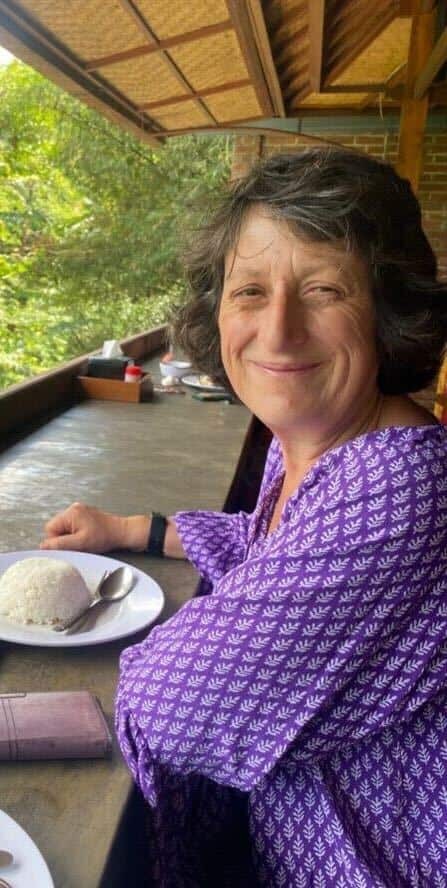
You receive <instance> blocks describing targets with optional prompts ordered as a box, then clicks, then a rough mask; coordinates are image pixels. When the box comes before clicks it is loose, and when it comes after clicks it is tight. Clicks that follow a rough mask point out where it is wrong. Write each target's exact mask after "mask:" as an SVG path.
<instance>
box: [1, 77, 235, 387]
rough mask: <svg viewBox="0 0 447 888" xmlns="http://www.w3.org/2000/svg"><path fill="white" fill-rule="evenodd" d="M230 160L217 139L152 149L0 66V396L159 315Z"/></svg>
mask: <svg viewBox="0 0 447 888" xmlns="http://www.w3.org/2000/svg"><path fill="white" fill-rule="evenodd" d="M231 153H232V144H231V140H230V138H229V137H226V136H217V135H216V136H207V137H205V136H195V137H193V136H187V137H182V138H172V139H166V141H165V144H164V145H161V146H160V148H159V149H156V150H154V149H153V148H151V147H148V146H146V145H144V144H142V143H140V142H138V141H137V140H136V139H134V138H133V137H132V136H130V135H128V134H127V133H126V132H124V131H121V130H120V129H118V128H117V127H115V126H114V125H113V124H111V123H109V122H108V121H106V120H105V119H104V118H102V117H101V115H99V114H97V113H96V112H94V111H92V110H91V109H89V108H87V107H85V106H83V105H82V104H80V103H79V102H78V101H77V100H76V99H74V98H72V97H71V96H69V95H68V94H66V93H64V92H62V91H61V90H60V89H58V88H57V87H56V86H54V85H53V84H51V83H49V82H48V81H46V80H45V79H44V78H43V77H41V76H40V75H39V74H37V73H36V72H35V71H33V70H32V69H30V68H28V67H27V66H26V65H23V64H21V63H20V62H14V63H12V64H11V65H9V66H8V67H5V68H0V388H4V387H6V386H8V385H11V384H12V383H14V382H18V381H20V380H22V379H24V378H26V377H29V376H32V375H34V374H36V373H39V372H42V371H43V370H47V369H49V368H51V367H53V366H55V365H56V364H59V363H61V362H63V361H66V360H69V359H70V358H72V357H75V356H76V355H78V354H82V353H84V352H86V351H90V350H92V349H94V348H97V347H98V346H99V345H100V344H101V343H102V341H103V340H104V339H111V338H123V337H126V336H130V335H132V334H134V333H138V332H139V331H141V330H144V329H146V328H148V327H150V326H153V325H155V324H158V323H162V322H164V321H165V320H167V319H169V317H170V315H171V314H172V311H173V307H174V306H175V305H176V304H178V303H179V302H181V301H182V299H184V296H185V286H184V282H183V277H182V267H181V257H180V253H181V245H182V243H183V242H184V238H185V236H188V234H190V233H191V231H192V230H193V229H194V227H195V226H196V225H197V224H198V223H199V219H200V217H201V214H202V212H203V211H204V208H205V207H206V206H208V205H209V204H210V203H212V202H213V200H214V199H215V197H216V196H218V194H219V193H220V191H221V189H222V188H223V187H225V183H226V182H227V181H228V176H229V169H230V162H231ZM179 248H180V249H179Z"/></svg>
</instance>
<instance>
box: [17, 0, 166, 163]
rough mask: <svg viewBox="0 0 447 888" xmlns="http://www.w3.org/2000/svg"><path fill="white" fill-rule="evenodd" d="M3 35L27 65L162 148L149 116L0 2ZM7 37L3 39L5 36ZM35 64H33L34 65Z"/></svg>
mask: <svg viewBox="0 0 447 888" xmlns="http://www.w3.org/2000/svg"><path fill="white" fill-rule="evenodd" d="M0 33H1V35H2V45H3V46H5V47H9V48H10V50H11V52H12V53H13V54H14V55H17V56H18V57H19V58H20V57H22V56H23V51H24V52H25V56H26V59H27V61H28V63H31V64H34V66H35V67H36V68H37V70H40V71H41V72H42V73H44V74H45V76H47V77H50V78H51V79H52V80H54V82H55V83H57V84H58V85H60V86H62V88H63V89H66V90H67V89H68V90H69V91H72V92H74V94H75V95H76V97H77V98H79V96H80V94H81V95H82V98H84V100H85V101H86V97H87V96H89V101H88V104H90V105H91V106H92V107H94V108H97V109H98V110H100V111H102V113H103V114H104V115H105V116H106V117H109V118H112V119H114V115H119V116H120V118H121V121H122V126H123V127H124V128H125V129H129V130H130V131H132V132H133V133H134V135H135V134H137V135H138V136H139V137H140V138H142V136H144V140H145V141H146V142H148V143H149V144H152V145H154V146H155V145H159V141H158V139H157V137H159V136H160V135H162V133H161V127H160V126H159V125H158V124H156V123H155V121H153V120H151V118H150V117H148V116H147V115H145V114H144V115H143V114H141V112H138V110H137V108H136V107H135V105H133V104H132V103H131V102H130V101H129V100H128V99H127V98H126V97H124V96H123V95H122V94H121V93H120V92H119V90H117V89H115V88H114V87H112V86H111V85H110V84H108V83H106V82H105V81H104V80H103V78H102V77H99V76H98V75H97V74H95V73H94V72H92V73H89V72H87V71H85V70H84V68H83V65H82V62H81V61H80V59H79V58H77V57H76V56H75V55H74V53H72V52H71V51H70V50H69V49H68V48H67V47H66V46H63V45H62V44H61V43H59V42H58V41H57V40H55V39H54V37H53V36H52V35H51V34H50V33H49V32H48V31H47V30H46V29H45V28H43V27H42V26H41V25H40V24H38V23H37V22H36V21H35V20H34V19H33V18H31V16H30V15H29V14H28V13H26V12H25V11H23V10H22V9H20V10H19V8H18V7H17V8H15V7H14V4H13V3H12V2H11V0H0ZM3 35H4V36H3ZM31 60H32V61H31Z"/></svg>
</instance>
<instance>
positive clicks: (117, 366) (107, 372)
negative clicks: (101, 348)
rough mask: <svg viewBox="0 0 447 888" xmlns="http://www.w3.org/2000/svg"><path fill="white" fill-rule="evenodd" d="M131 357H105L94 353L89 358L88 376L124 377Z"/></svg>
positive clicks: (103, 377) (104, 377)
mask: <svg viewBox="0 0 447 888" xmlns="http://www.w3.org/2000/svg"><path fill="white" fill-rule="evenodd" d="M129 362H130V358H126V356H125V355H122V356H118V357H116V358H103V357H102V355H94V356H93V357H92V358H89V359H88V364H87V368H88V369H87V376H95V377H100V378H101V379H124V373H125V371H126V367H127V365H128V364H129Z"/></svg>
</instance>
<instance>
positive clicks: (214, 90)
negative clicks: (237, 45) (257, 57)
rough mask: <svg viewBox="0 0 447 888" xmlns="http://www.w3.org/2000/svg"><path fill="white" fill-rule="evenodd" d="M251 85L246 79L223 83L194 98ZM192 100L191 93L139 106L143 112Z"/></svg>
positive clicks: (196, 93)
mask: <svg viewBox="0 0 447 888" xmlns="http://www.w3.org/2000/svg"><path fill="white" fill-rule="evenodd" d="M250 85H251V80H249V79H248V78H245V80H231V81H228V83H223V84H222V85H221V86H210V87H208V89H200V90H196V91H195V93H194V96H198V97H200V98H202V99H205V98H207V97H208V96H215V95H217V94H218V93H223V92H228V91H229V90H232V89H241V88H242V87H244V86H250ZM191 98H192V97H191V95H190V93H184V94H183V95H181V96H168V98H166V99H159V100H158V101H157V102H144V103H143V104H142V105H139V108H140V110H141V111H146V110H148V111H149V110H151V109H153V108H162V107H164V106H165V105H176V104H177V102H188V101H189V102H190V101H191Z"/></svg>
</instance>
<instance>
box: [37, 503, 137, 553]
mask: <svg viewBox="0 0 447 888" xmlns="http://www.w3.org/2000/svg"><path fill="white" fill-rule="evenodd" d="M150 522H151V519H150V517H149V515H131V516H127V517H124V516H122V515H114V514H113V513H112V512H103V511H101V510H100V509H95V508H94V507H93V506H86V505H84V504H83V503H72V505H71V506H69V507H68V509H65V511H64V512H59V513H58V514H57V515H55V516H54V517H53V518H51V519H50V521H48V523H47V524H46V525H45V539H44V540H43V541H42V543H41V544H40V548H41V549H73V550H76V551H78V552H109V551H110V550H111V549H133V550H135V551H142V550H143V549H144V548H145V546H146V544H147V539H148V534H149V528H150Z"/></svg>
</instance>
